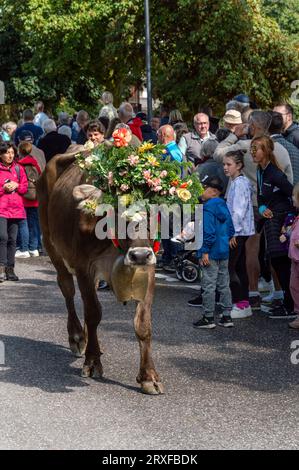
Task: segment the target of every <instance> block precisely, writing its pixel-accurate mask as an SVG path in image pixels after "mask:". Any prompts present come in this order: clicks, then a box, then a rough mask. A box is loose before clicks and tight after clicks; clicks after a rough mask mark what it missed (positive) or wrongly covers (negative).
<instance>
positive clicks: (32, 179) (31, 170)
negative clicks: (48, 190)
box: [16, 165, 39, 201]
mask: <svg viewBox="0 0 299 470" xmlns="http://www.w3.org/2000/svg"><path fill="white" fill-rule="evenodd" d="M23 168H24V170H25V173H26V176H27V180H28V189H27V192H26V193H25V194H23V197H24V198H25V199H28V200H29V201H34V200H35V199H37V192H36V183H37V180H38V178H39V172H38V171H37V169H36V168H35V166H33V165H23ZM16 172H17V175H18V179H19V181H20V167H19V166H18V165H16Z"/></svg>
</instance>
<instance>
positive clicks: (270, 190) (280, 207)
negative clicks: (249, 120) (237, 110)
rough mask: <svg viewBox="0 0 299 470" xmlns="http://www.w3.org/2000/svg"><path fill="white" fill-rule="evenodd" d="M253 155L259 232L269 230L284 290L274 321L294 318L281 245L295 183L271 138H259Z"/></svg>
mask: <svg viewBox="0 0 299 470" xmlns="http://www.w3.org/2000/svg"><path fill="white" fill-rule="evenodd" d="M251 154H252V158H253V160H254V162H255V163H256V164H257V165H258V166H257V199H258V211H259V214H260V215H261V216H262V221H261V223H260V227H259V229H260V230H261V228H262V229H263V230H264V231H265V238H266V250H267V255H268V256H269V258H270V260H271V264H272V267H273V269H274V271H275V273H276V275H277V277H278V280H279V283H280V285H281V287H282V289H283V291H284V301H283V305H282V306H277V307H274V308H273V309H270V318H292V317H293V316H294V314H293V307H294V302H293V300H292V297H291V294H290V288H289V284H290V273H291V262H290V259H289V258H288V254H287V251H286V250H285V247H284V245H283V244H282V243H281V242H280V239H279V238H280V235H281V229H282V226H283V223H284V220H285V218H286V216H287V215H288V213H289V212H290V211H291V209H292V204H291V196H292V191H293V186H292V184H291V183H290V182H289V181H288V179H287V177H286V175H285V174H284V173H283V172H282V171H281V169H280V168H279V166H278V163H277V160H276V158H275V155H274V143H273V141H272V139H270V137H267V136H261V137H255V138H254V139H252V142H251Z"/></svg>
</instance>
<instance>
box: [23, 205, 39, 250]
mask: <svg viewBox="0 0 299 470" xmlns="http://www.w3.org/2000/svg"><path fill="white" fill-rule="evenodd" d="M25 210H26V214H27V219H22V220H20V221H19V233H18V240H17V245H18V248H19V250H20V251H28V250H29V251H34V250H37V249H38V247H39V240H40V229H39V220H38V208H37V207H25Z"/></svg>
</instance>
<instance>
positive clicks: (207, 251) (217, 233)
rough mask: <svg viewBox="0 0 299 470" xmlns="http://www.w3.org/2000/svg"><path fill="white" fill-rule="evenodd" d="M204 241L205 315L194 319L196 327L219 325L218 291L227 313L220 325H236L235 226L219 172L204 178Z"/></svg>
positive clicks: (202, 284) (202, 261) (199, 254)
mask: <svg viewBox="0 0 299 470" xmlns="http://www.w3.org/2000/svg"><path fill="white" fill-rule="evenodd" d="M202 185H203V187H204V192H203V194H202V200H203V202H204V206H203V244H202V247H201V249H200V250H199V251H198V257H199V258H200V264H201V266H202V282H201V288H202V305H203V312H204V315H203V317H202V318H201V319H200V320H199V321H197V322H195V323H193V326H194V327H195V328H205V329H206V328H209V329H211V328H215V327H216V324H215V321H214V312H215V292H216V288H217V291H218V292H219V294H220V304H221V305H222V308H223V314H222V317H221V319H220V321H219V325H221V326H224V327H231V326H233V322H232V319H231V316H230V312H231V309H232V298H231V292H230V288H229V272H228V259H229V241H230V239H231V238H232V237H233V236H234V233H235V230H234V226H233V222H232V219H231V216H230V213H229V210H228V208H227V205H226V203H225V201H224V199H222V198H221V197H220V196H221V194H222V192H223V183H222V181H221V179H220V178H219V177H218V176H214V177H207V178H206V179H204V181H202Z"/></svg>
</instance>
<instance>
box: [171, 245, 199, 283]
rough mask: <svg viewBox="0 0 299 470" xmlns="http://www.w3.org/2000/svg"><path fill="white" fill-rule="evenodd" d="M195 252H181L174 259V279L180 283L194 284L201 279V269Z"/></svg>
mask: <svg viewBox="0 0 299 470" xmlns="http://www.w3.org/2000/svg"><path fill="white" fill-rule="evenodd" d="M196 252H197V250H193V251H192V250H181V251H179V252H178V253H177V255H176V256H175V258H174V265H175V273H176V277H177V278H178V279H179V280H180V281H185V282H190V283H192V282H196V281H200V279H201V268H200V266H199V264H198V258H197V256H196Z"/></svg>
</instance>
